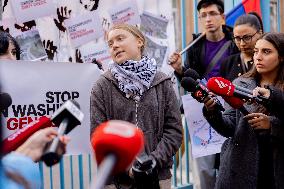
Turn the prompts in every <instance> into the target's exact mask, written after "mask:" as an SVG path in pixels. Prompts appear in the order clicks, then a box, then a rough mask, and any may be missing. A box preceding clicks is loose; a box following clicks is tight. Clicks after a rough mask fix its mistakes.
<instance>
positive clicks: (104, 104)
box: [91, 71, 182, 180]
mask: <svg viewBox="0 0 284 189" xmlns="http://www.w3.org/2000/svg"><path fill="white" fill-rule="evenodd" d="M113 119H116V120H124V121H129V122H131V123H133V124H136V125H137V126H138V127H139V128H140V129H142V131H143V133H144V137H145V151H144V153H147V154H148V155H150V156H151V157H153V158H155V160H156V161H157V164H158V170H159V179H160V180H164V179H168V178H170V177H171V173H170V168H171V166H172V164H173V161H172V157H173V156H174V154H175V153H176V151H177V150H178V148H179V147H180V145H181V143H182V123H181V114H180V110H179V107H178V101H177V98H176V95H175V92H174V90H173V87H172V82H171V80H170V78H169V77H167V76H166V75H165V74H163V73H162V72H157V73H156V75H155V78H154V80H153V82H152V84H151V87H150V88H149V89H148V90H147V91H145V92H144V94H143V95H142V97H141V100H140V101H139V102H136V101H134V100H132V99H128V98H126V97H125V94H124V93H122V92H121V91H120V90H119V88H118V82H117V80H116V79H115V78H114V77H113V76H112V74H111V73H110V71H107V72H106V73H104V74H103V75H102V76H101V77H100V79H99V80H98V81H97V82H96V83H95V84H94V86H93V88H92V92H91V133H92V132H93V131H94V129H95V128H96V127H97V126H98V125H99V124H100V123H102V122H104V121H107V120H113Z"/></svg>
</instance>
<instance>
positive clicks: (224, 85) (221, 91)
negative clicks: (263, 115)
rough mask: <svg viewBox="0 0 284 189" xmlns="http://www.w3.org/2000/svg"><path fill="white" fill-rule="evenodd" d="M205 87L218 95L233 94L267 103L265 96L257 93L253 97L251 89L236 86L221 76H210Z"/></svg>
mask: <svg viewBox="0 0 284 189" xmlns="http://www.w3.org/2000/svg"><path fill="white" fill-rule="evenodd" d="M207 87H208V89H209V90H211V91H212V92H214V93H215V94H217V95H220V96H235V97H239V98H242V99H245V100H251V101H256V102H257V103H260V104H267V103H268V98H266V97H265V96H261V95H258V96H257V97H254V96H253V93H252V91H251V90H249V89H246V88H244V87H240V86H236V85H234V84H233V83H232V82H230V81H229V80H226V79H224V78H222V77H212V78H210V79H209V80H208V82H207Z"/></svg>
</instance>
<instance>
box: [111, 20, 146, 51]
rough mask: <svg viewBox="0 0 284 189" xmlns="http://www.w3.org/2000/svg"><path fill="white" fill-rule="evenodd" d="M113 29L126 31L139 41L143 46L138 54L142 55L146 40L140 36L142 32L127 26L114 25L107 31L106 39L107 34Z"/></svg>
mask: <svg viewBox="0 0 284 189" xmlns="http://www.w3.org/2000/svg"><path fill="white" fill-rule="evenodd" d="M115 29H121V30H125V31H128V32H129V33H131V34H132V35H134V36H135V37H136V38H138V39H140V40H141V41H142V43H143V45H142V46H141V49H140V52H141V54H143V52H144V49H145V45H146V39H145V36H144V35H143V34H142V32H141V31H140V30H139V29H138V28H137V27H135V26H132V25H128V24H116V25H114V26H112V27H111V28H110V29H109V30H108V32H107V35H106V38H107V39H108V34H109V32H110V31H112V30H115Z"/></svg>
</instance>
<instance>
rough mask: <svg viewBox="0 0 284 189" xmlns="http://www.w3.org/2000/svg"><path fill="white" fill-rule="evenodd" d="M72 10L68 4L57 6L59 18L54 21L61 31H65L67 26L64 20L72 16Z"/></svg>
mask: <svg viewBox="0 0 284 189" xmlns="http://www.w3.org/2000/svg"><path fill="white" fill-rule="evenodd" d="M71 13H72V10H71V9H68V8H67V7H66V6H64V7H63V6H61V7H59V8H57V10H56V14H57V18H55V19H54V23H55V25H56V27H57V28H58V30H59V31H62V32H65V31H66V27H65V25H64V21H65V20H66V19H68V18H70V17H71Z"/></svg>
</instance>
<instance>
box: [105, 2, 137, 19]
mask: <svg viewBox="0 0 284 189" xmlns="http://www.w3.org/2000/svg"><path fill="white" fill-rule="evenodd" d="M109 14H110V17H111V20H112V23H113V24H121V23H127V24H130V25H136V24H140V16H139V12H138V8H137V3H136V1H135V0H130V1H126V2H123V3H121V4H119V5H117V6H113V8H111V9H110V10H109Z"/></svg>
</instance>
